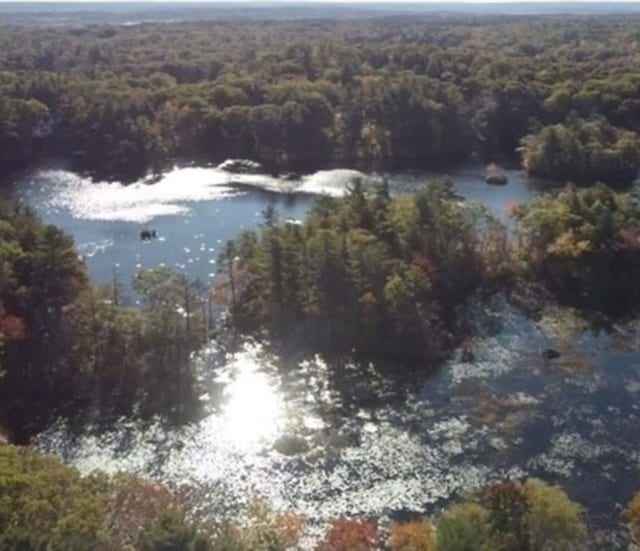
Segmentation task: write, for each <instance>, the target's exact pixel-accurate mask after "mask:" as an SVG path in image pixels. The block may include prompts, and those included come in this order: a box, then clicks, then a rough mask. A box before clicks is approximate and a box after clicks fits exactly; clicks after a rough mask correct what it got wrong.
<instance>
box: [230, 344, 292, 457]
mask: <svg viewBox="0 0 640 551" xmlns="http://www.w3.org/2000/svg"><path fill="white" fill-rule="evenodd" d="M228 367H229V371H228V376H229V378H230V380H229V383H228V384H227V386H226V388H225V390H224V394H223V396H224V401H225V405H224V406H223V410H222V416H221V419H220V420H221V422H222V425H223V428H222V432H223V434H224V436H225V439H226V440H227V441H229V442H230V443H231V444H233V445H235V446H237V447H238V448H241V449H247V448H252V447H255V446H257V445H260V444H262V443H264V442H267V441H269V440H272V439H274V438H275V436H276V435H277V433H278V432H279V429H280V427H281V425H282V422H283V417H284V416H283V413H284V411H283V410H284V407H283V400H282V396H281V395H280V393H279V391H278V388H277V386H276V385H275V383H274V381H272V380H271V379H270V377H269V376H268V374H267V373H265V372H264V371H263V366H261V365H260V363H259V359H258V358H257V357H256V356H254V355H252V354H243V353H240V354H237V355H235V357H234V358H233V360H232V361H231V362H230V364H229V366H228Z"/></svg>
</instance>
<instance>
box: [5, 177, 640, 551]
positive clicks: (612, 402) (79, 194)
mask: <svg viewBox="0 0 640 551" xmlns="http://www.w3.org/2000/svg"><path fill="white" fill-rule="evenodd" d="M507 175H508V177H509V184H507V185H506V186H488V185H487V184H485V182H484V171H483V170H482V169H478V170H467V171H462V172H459V173H455V174H453V175H452V178H453V182H454V187H455V189H456V190H457V191H458V192H459V193H460V194H461V195H462V196H463V197H465V198H467V199H471V200H478V201H481V202H483V203H484V204H485V205H487V206H488V208H490V209H491V210H492V211H493V212H494V213H495V214H496V215H497V216H499V217H500V218H502V219H505V220H506V211H507V207H508V205H509V203H511V202H518V201H525V200H527V199H529V198H530V197H531V196H532V195H533V194H535V193H536V192H537V190H539V189H540V188H541V186H542V185H541V184H539V183H536V182H530V181H528V180H526V179H525V178H523V176H522V175H521V174H520V173H517V172H507ZM354 177H365V178H366V177H367V175H363V174H362V173H358V172H356V171H352V170H339V171H323V172H319V173H316V174H313V175H308V176H303V177H301V178H299V179H298V180H294V181H290V180H287V181H285V180H279V179H277V178H274V177H271V176H267V175H237V174H229V173H227V172H225V171H223V170H221V169H219V168H179V169H175V170H173V171H171V172H169V173H167V174H166V175H164V176H163V177H162V178H161V179H160V180H159V181H158V182H157V183H155V184H147V183H142V182H140V183H137V184H134V185H133V186H126V187H125V186H122V185H120V184H114V183H97V184H95V183H91V182H90V181H88V180H86V179H83V178H81V177H79V176H77V175H74V174H72V173H69V172H66V171H62V170H39V171H35V172H33V173H30V174H27V175H25V176H24V177H22V179H21V180H20V181H18V182H16V185H15V188H14V189H15V191H14V193H15V194H16V195H17V197H18V198H19V199H20V200H21V201H23V202H25V203H28V204H30V205H31V206H32V207H34V208H35V209H36V210H37V211H38V212H39V213H40V214H41V216H42V217H43V218H44V220H45V221H47V222H52V223H55V224H58V225H59V226H61V227H62V228H64V229H65V230H66V231H68V232H69V233H71V234H72V235H73V236H74V238H75V240H76V243H77V244H78V248H79V251H80V253H81V254H83V256H84V257H85V258H86V261H87V265H88V267H89V270H90V272H91V274H92V277H93V278H94V279H95V280H96V281H98V282H100V283H106V284H109V283H111V281H112V278H113V270H114V268H116V270H117V275H118V278H119V279H120V281H121V283H123V284H124V283H126V281H127V280H128V279H129V278H130V276H131V275H132V274H133V273H134V271H135V270H136V269H138V268H143V267H151V266H155V265H158V264H162V263H164V264H166V265H170V266H174V267H176V268H177V269H178V270H180V271H182V272H184V273H185V274H186V275H188V276H189V277H191V278H200V279H201V280H203V281H207V280H208V279H209V278H210V277H212V275H213V274H214V273H215V262H216V259H217V256H218V254H219V251H220V248H221V246H222V245H223V244H224V242H225V241H226V240H227V239H229V238H231V237H233V236H234V235H236V234H237V233H238V232H239V231H242V230H243V229H248V228H252V227H255V226H256V225H257V224H259V223H260V220H261V211H262V210H263V209H264V208H265V207H266V206H268V205H273V206H275V207H276V208H277V209H278V210H279V212H280V215H281V217H282V218H295V219H299V218H302V217H304V215H305V213H306V212H307V210H308V208H309V207H310V205H311V202H312V200H313V194H314V193H320V192H322V193H332V194H339V193H342V192H343V191H344V189H345V187H346V185H347V184H348V182H350V181H351V180H352V179H353V178H354ZM387 177H388V179H389V182H390V187H391V189H392V191H393V192H395V193H404V192H409V191H412V190H414V189H416V187H417V186H419V185H420V184H421V183H422V182H423V181H424V180H425V178H426V176H425V175H423V174H391V175H387ZM376 178H379V177H376ZM367 181H370V180H367ZM146 227H148V228H153V229H156V230H157V232H158V235H159V239H157V240H155V241H151V242H146V243H145V242H141V241H140V239H139V232H140V230H141V229H143V228H146ZM474 312H475V320H474V321H475V323H476V324H477V327H478V335H479V336H478V338H477V339H475V341H474V342H473V343H472V348H473V352H474V358H473V361H471V362H467V363H465V362H462V361H459V360H458V358H459V356H460V355H459V354H457V353H456V354H453V357H452V359H451V360H450V361H448V362H446V363H445V364H444V365H442V366H440V367H439V368H438V369H437V370H436V371H435V372H434V371H432V370H427V369H424V368H422V367H420V366H416V367H414V368H412V369H407V368H405V367H399V366H393V365H391V366H390V365H372V364H365V365H359V364H354V363H353V362H350V361H349V360H346V359H340V358H321V357H318V356H314V355H309V356H308V357H304V358H295V359H290V358H281V357H279V356H277V355H275V354H274V353H273V351H272V349H271V348H270V346H269V343H268V342H259V341H256V340H246V341H245V342H243V343H242V344H241V345H240V347H239V349H238V350H237V351H236V352H234V353H230V352H226V351H225V350H223V349H222V348H221V345H220V344H219V343H211V344H210V346H209V348H208V349H206V350H203V351H202V353H201V354H200V356H199V357H198V358H196V359H194V361H196V362H198V371H199V373H200V374H201V376H202V379H203V384H204V386H205V387H206V392H205V393H204V394H203V396H202V397H201V400H202V402H203V404H204V409H205V412H206V413H205V414H204V416H203V418H202V419H200V420H199V421H197V422H193V423H189V424H186V425H183V426H167V425H166V424H164V423H161V422H160V421H157V422H151V423H149V422H147V423H142V422H139V421H132V420H121V421H120V422H117V423H115V424H113V425H112V426H109V427H107V428H105V427H104V425H103V424H102V425H95V426H87V427H85V428H83V429H82V430H81V431H80V432H79V433H78V432H74V431H72V430H71V429H69V428H68V427H66V426H65V424H64V423H62V422H61V423H58V424H57V425H55V426H52V427H50V429H49V430H47V431H45V432H44V433H42V434H41V435H39V437H38V438H36V440H35V444H36V445H37V446H38V447H40V448H41V449H43V450H47V451H52V452H55V453H57V454H59V455H61V456H62V457H64V458H65V460H66V461H68V462H70V463H72V464H74V465H76V466H78V467H79V468H80V469H81V470H83V471H90V470H91V469H94V468H100V469H104V470H107V471H117V470H126V471H131V472H137V473H142V474H145V475H148V476H151V477H153V478H156V479H159V480H162V481H166V482H169V483H171V484H176V485H178V486H182V487H188V492H190V495H191V499H192V501H193V504H194V507H196V508H197V509H199V510H201V511H202V512H205V513H208V514H211V515H215V516H234V515H236V514H238V513H239V512H241V511H242V509H243V506H244V504H245V503H246V500H247V499H248V497H249V496H251V495H253V494H261V495H264V496H266V497H268V498H269V499H270V500H271V501H272V502H273V504H274V506H275V507H277V508H279V509H290V510H295V511H299V512H302V513H303V514H304V515H305V516H306V517H307V518H308V520H309V522H310V524H311V532H312V533H313V532H314V531H315V532H317V531H319V530H320V529H321V526H322V524H323V523H324V522H325V521H326V520H327V519H330V518H332V517H335V516H337V515H340V514H353V515H361V516H367V517H368V516H371V517H379V518H382V519H383V520H384V519H388V518H397V517H406V516H409V515H418V514H423V513H428V514H436V513H437V511H438V510H439V509H440V508H441V507H442V506H443V505H445V504H446V503H447V502H449V501H450V500H452V499H455V498H456V497H457V496H459V495H461V494H462V492H465V491H467V490H469V489H473V488H479V487H481V486H482V485H483V484H485V483H486V482H487V481H490V480H493V479H497V478H502V477H505V476H525V475H526V476H538V477H540V478H543V479H545V480H547V481H551V482H557V483H560V484H561V485H562V486H563V487H564V488H565V489H566V490H567V491H568V493H569V494H570V495H571V497H572V498H574V499H577V500H578V501H579V502H580V503H582V504H583V505H584V506H585V508H586V509H587V512H588V517H587V520H588V523H589V525H590V527H591V528H592V533H594V534H598V533H599V531H601V530H605V531H606V532H609V535H607V537H606V538H603V541H604V543H602V548H603V549H612V548H616V546H617V544H615V541H614V540H612V539H611V538H612V537H615V534H614V536H611V534H610V533H611V532H615V531H617V530H619V529H620V518H619V513H620V510H621V507H622V505H623V504H625V503H626V502H627V501H628V499H629V498H630V496H631V495H632V493H633V492H634V491H635V490H636V489H637V488H639V487H640V480H639V477H638V473H639V470H638V469H639V467H640V455H639V454H638V449H637V448H638V443H639V442H640V402H639V401H638V397H639V395H640V351H639V350H640V346H639V344H640V328H639V327H638V326H637V325H636V324H633V323H627V324H622V325H620V326H619V327H616V328H615V329H614V330H613V331H611V332H601V333H598V334H595V333H592V332H590V331H588V330H586V329H585V328H584V327H583V326H582V324H581V321H580V319H579V318H578V317H577V316H575V315H572V313H571V312H567V311H564V310H561V309H554V310H551V309H550V310H549V312H548V315H547V316H545V317H543V319H541V320H540V321H538V322H536V321H534V320H531V319H528V318H527V317H526V316H525V315H524V314H522V313H521V312H519V311H517V310H516V309H514V308H513V307H511V306H509V305H508V304H507V303H506V302H505V301H504V300H503V299H502V298H501V297H495V298H494V299H493V300H492V301H491V303H489V304H478V305H476V306H475V307H474ZM549 347H553V348H555V349H557V350H559V351H560V353H561V356H560V358H558V359H556V360H552V361H549V360H544V359H543V358H542V351H543V350H545V349H546V348H549ZM185 491H187V490H185ZM607 538H609V539H607Z"/></svg>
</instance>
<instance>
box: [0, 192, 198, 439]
mask: <svg viewBox="0 0 640 551" xmlns="http://www.w3.org/2000/svg"><path fill="white" fill-rule="evenodd" d="M135 285H136V288H137V290H138V291H139V293H140V297H141V299H142V300H143V303H144V307H143V309H142V310H133V309H129V308H123V307H121V306H118V304H117V301H118V298H117V294H116V295H114V294H112V293H111V292H107V291H102V290H97V289H94V288H93V287H92V286H91V284H90V283H89V280H88V277H87V274H86V270H85V266H84V264H83V263H82V261H81V260H80V259H79V257H78V254H77V252H76V250H75V247H74V243H73V240H72V239H71V238H70V237H69V236H67V235H66V234H64V233H63V232H62V231H61V230H60V229H58V228H56V227H55V226H49V225H44V224H42V223H41V222H40V221H39V220H38V218H37V217H36V216H35V215H34V214H33V213H32V212H31V211H30V210H28V209H25V208H23V207H17V206H11V205H8V204H5V203H0V343H1V345H2V346H1V347H0V368H1V375H2V384H1V385H0V423H2V424H3V425H4V426H5V427H7V428H9V429H10V431H12V432H14V435H13V436H14V438H16V439H22V438H24V437H25V436H27V434H28V432H29V431H30V430H32V429H34V428H37V427H38V426H39V423H40V422H42V421H46V420H47V419H49V418H50V417H51V415H53V414H56V413H57V414H73V413H78V412H80V411H100V412H103V413H109V412H111V413H120V414H122V413H131V412H132V411H133V409H134V407H135V405H136V404H141V405H142V406H143V407H142V411H143V412H144V411H147V412H149V413H152V412H169V411H171V410H172V409H173V408H175V407H178V406H180V407H182V406H184V405H185V404H186V403H187V402H188V400H187V397H188V396H189V395H190V392H191V390H192V384H193V377H192V373H191V372H190V369H189V355H190V353H191V352H192V351H193V350H194V349H196V348H197V347H198V346H199V345H200V343H201V342H202V339H203V338H204V336H205V333H206V328H205V326H204V320H203V319H202V315H201V314H200V313H199V312H201V310H200V309H198V308H196V304H197V302H198V300H199V298H198V297H197V296H196V294H195V293H194V290H193V288H192V287H191V285H189V284H188V282H186V281H185V280H184V278H182V277H181V276H178V275H176V274H174V273H172V272H170V271H167V270H160V269H159V270H152V271H149V272H143V273H141V274H139V275H138V276H137V277H136V281H135ZM189 305H191V308H189Z"/></svg>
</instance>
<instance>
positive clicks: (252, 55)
mask: <svg viewBox="0 0 640 551" xmlns="http://www.w3.org/2000/svg"><path fill="white" fill-rule="evenodd" d="M638 21H639V20H638V18H637V17H636V16H626V17H624V18H620V17H613V16H611V17H607V16H605V17H598V18H597V19H593V18H585V17H570V16H563V17H548V18H545V17H542V18H540V17H536V18H535V19H533V18H527V17H504V18H496V17H486V18H470V17H464V16H449V17H438V18H434V17H432V16H428V17H427V16H415V17H411V18H408V17H387V18H363V19H361V20H355V19H349V20H344V19H342V20H331V19H314V20H297V21H273V20H269V21H267V20H264V21H260V20H245V21H239V20H237V21H233V22H229V21H226V22H225V21H218V22H216V21H211V22H201V23H197V22H192V23H179V22H174V23H162V24H160V23H143V24H139V25H135V26H110V25H87V26H84V27H73V28H64V27H55V28H53V27H51V28H46V27H45V28H35V27H34V28H30V29H29V32H28V33H25V32H24V29H22V28H19V27H10V26H3V27H2V32H1V33H0V170H2V171H3V172H6V171H9V170H12V169H17V168H20V167H24V166H27V165H28V164H30V163H33V162H34V161H35V160H37V159H39V158H42V157H45V156H52V155H53V156H59V157H62V158H64V159H66V160H67V161H68V162H69V163H71V164H72V166H74V167H75V168H76V169H79V170H84V171H87V172H89V173H92V174H94V175H95V176H96V177H100V178H117V179H122V180H125V181H130V180H134V179H136V178H139V177H141V176H143V175H144V174H146V173H147V172H148V171H158V170H161V169H162V168H163V167H164V166H166V165H167V163H170V162H172V161H175V160H178V159H186V160H193V161H198V162H219V161H222V160H224V159H226V158H233V157H243V158H250V159H254V160H257V161H260V162H262V163H263V164H265V165H266V166H267V167H268V168H270V169H272V170H274V171H276V170H304V169H307V168H311V167H317V165H319V164H323V163H338V162H340V163H352V164H367V165H371V166H377V167H382V168H408V167H428V168H440V167H444V166H447V165H450V164H452V163H459V162H463V161H465V160H469V159H476V160H486V161H501V160H505V161H509V162H518V161H519V160H520V155H521V154H520V153H519V152H518V150H519V148H521V147H522V148H523V150H522V157H523V158H524V166H525V168H526V169H527V170H528V171H529V172H530V173H531V174H532V175H540V176H544V177H549V178H553V179H559V180H572V181H575V182H576V183H586V182H590V181H592V180H594V179H595V180H604V181H607V182H611V183H614V182H618V181H629V180H630V179H633V178H634V177H635V175H636V173H637V170H638V158H639V155H638V140H637V129H638V128H639V124H640V99H638V98H639V97H640V72H639V71H638V69H637V67H638V63H637V62H638V58H639V56H640V50H639V48H640V46H638V44H639V43H640V42H638V36H637V33H638V31H637V27H638ZM528 136H529V137H530V138H527V137H528ZM576 148H579V149H582V150H584V149H588V153H585V152H584V151H583V152H582V153H581V152H579V151H576Z"/></svg>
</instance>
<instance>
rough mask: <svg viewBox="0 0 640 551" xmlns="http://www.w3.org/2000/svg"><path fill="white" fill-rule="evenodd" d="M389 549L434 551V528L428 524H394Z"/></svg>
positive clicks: (390, 534) (392, 550)
mask: <svg viewBox="0 0 640 551" xmlns="http://www.w3.org/2000/svg"><path fill="white" fill-rule="evenodd" d="M389 548H390V549H391V551H434V549H435V541H434V533H433V527H432V526H431V524H429V523H428V522H405V523H403V524H392V525H391V527H390V529H389Z"/></svg>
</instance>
